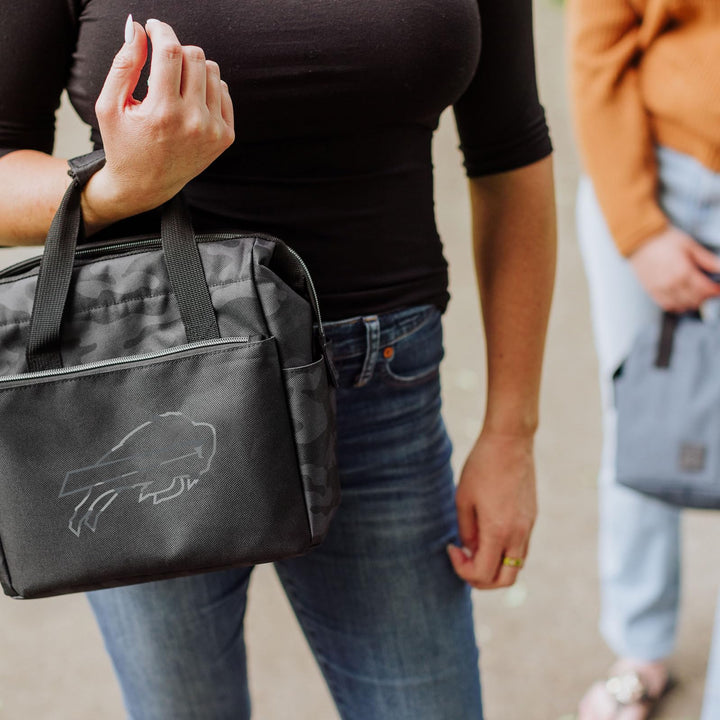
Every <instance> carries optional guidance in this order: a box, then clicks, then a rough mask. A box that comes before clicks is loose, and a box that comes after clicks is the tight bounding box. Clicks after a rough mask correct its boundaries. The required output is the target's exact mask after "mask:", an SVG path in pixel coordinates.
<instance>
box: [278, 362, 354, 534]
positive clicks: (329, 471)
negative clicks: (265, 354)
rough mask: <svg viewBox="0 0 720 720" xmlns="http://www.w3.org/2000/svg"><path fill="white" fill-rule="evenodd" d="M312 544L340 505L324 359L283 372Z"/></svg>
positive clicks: (332, 397)
mask: <svg viewBox="0 0 720 720" xmlns="http://www.w3.org/2000/svg"><path fill="white" fill-rule="evenodd" d="M283 374H284V377H285V387H286V390H287V394H288V406H289V408H290V416H291V418H292V423H293V430H294V434H295V447H296V451H297V460H298V467H299V470H300V476H301V478H302V485H303V492H304V494H305V503H306V507H307V515H308V522H309V524H310V533H311V536H312V544H313V545H318V544H319V543H320V542H322V540H323V539H324V538H325V536H326V535H327V532H328V529H329V526H330V521H331V519H332V517H333V515H334V514H335V510H336V509H337V507H338V504H339V503H340V480H339V474H338V467H337V458H336V452H335V444H336V438H337V431H336V425H335V423H336V409H335V390H334V388H333V387H332V386H331V385H330V384H329V382H328V376H327V370H326V365H325V360H324V358H322V357H321V358H320V359H319V360H316V361H315V362H313V363H311V364H310V365H304V366H302V367H294V368H287V369H285V370H283Z"/></svg>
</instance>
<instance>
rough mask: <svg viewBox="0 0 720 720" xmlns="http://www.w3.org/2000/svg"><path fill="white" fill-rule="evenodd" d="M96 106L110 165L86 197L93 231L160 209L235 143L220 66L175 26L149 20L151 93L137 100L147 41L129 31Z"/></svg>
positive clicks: (138, 29)
mask: <svg viewBox="0 0 720 720" xmlns="http://www.w3.org/2000/svg"><path fill="white" fill-rule="evenodd" d="M127 30H128V32H127V35H126V42H125V44H124V45H123V47H122V48H121V49H120V51H119V52H118V54H117V55H116V56H115V60H114V61H113V64H112V67H111V69H110V72H109V73H108V76H107V78H106V80H105V85H104V86H103V89H102V92H101V93H100V96H99V98H98V101H97V103H96V105H95V110H96V113H97V118H98V123H99V126H100V133H101V135H102V138H103V145H104V147H105V155H106V158H107V161H106V165H105V167H104V168H103V169H102V170H101V171H100V172H98V173H96V174H95V175H94V176H93V177H92V178H91V179H90V182H89V183H88V184H87V186H86V188H85V190H84V192H83V213H84V217H85V221H86V225H87V226H88V229H89V231H91V232H92V231H93V230H97V229H99V228H100V227H102V226H104V225H107V224H109V223H111V222H114V221H116V220H119V219H121V218H123V217H129V216H131V215H135V214H137V213H139V212H144V211H146V210H150V209H152V208H155V207H158V206H159V205H161V204H162V203H163V202H165V201H166V200H169V199H170V198H171V197H172V196H173V195H175V194H176V193H177V192H178V191H179V190H180V189H181V188H182V187H183V186H184V185H185V184H186V183H187V182H188V181H189V180H191V179H192V178H194V177H195V176H196V175H198V174H199V173H201V172H202V171H203V170H204V169H205V168H206V167H207V166H208V165H210V163H211V162H212V161H213V160H215V159H216V158H217V157H218V156H219V155H220V154H221V153H222V152H223V151H224V150H226V149H227V148H228V147H229V146H230V145H231V144H232V142H233V140H234V137H235V136H234V129H233V128H234V120H233V108H232V102H231V100H230V94H229V92H228V87H227V84H226V83H225V82H223V81H222V80H221V79H220V68H219V67H218V65H217V64H216V63H214V62H212V61H210V60H206V59H205V54H204V53H203V51H202V49H201V48H199V47H194V46H183V45H181V44H180V42H179V41H178V39H177V37H176V35H175V33H174V32H173V29H172V28H171V27H170V26H169V25H167V24H166V23H163V22H160V21H158V20H148V21H147V35H148V36H149V37H150V40H151V41H152V48H153V52H152V59H151V65H150V78H149V81H148V85H149V87H148V93H147V96H146V97H145V99H144V100H143V101H142V102H139V101H137V100H135V99H134V98H133V96H132V94H133V91H134V90H135V87H136V85H137V82H138V79H139V77H140V73H141V71H142V68H143V66H144V64H145V61H146V59H147V52H148V51H147V36H146V34H145V31H144V30H143V28H142V26H141V25H140V24H139V23H131V22H130V21H129V23H128V26H127Z"/></svg>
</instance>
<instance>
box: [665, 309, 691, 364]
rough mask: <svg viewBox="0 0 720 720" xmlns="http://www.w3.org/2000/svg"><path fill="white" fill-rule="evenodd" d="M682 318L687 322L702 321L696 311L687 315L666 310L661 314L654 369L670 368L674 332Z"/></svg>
mask: <svg viewBox="0 0 720 720" xmlns="http://www.w3.org/2000/svg"><path fill="white" fill-rule="evenodd" d="M682 318H687V319H689V320H701V319H702V318H701V315H700V313H699V312H698V311H697V310H695V311H692V312H687V313H674V312H669V311H667V310H666V311H665V312H664V313H663V315H662V321H661V326H660V339H659V340H658V346H657V354H656V355H655V367H657V368H661V369H664V368H669V367H670V358H671V357H672V352H673V346H674V344H675V331H676V330H677V327H678V325H679V324H680V320H681V319H682Z"/></svg>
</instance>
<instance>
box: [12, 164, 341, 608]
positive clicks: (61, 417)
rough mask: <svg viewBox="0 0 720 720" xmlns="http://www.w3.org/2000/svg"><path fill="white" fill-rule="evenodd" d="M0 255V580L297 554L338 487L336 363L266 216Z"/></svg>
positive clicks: (78, 170) (297, 268)
mask: <svg viewBox="0 0 720 720" xmlns="http://www.w3.org/2000/svg"><path fill="white" fill-rule="evenodd" d="M103 162H104V158H103V156H102V155H101V153H92V154H91V155H89V156H85V157H84V158H78V159H75V160H74V161H71V175H73V178H74V179H73V183H72V185H71V187H70V188H69V190H68V192H67V193H66V195H65V197H64V199H63V203H62V205H61V207H60V209H59V210H58V213H57V215H56V216H55V219H54V221H53V225H52V227H51V229H50V233H49V235H48V239H47V243H46V247H45V251H44V254H43V256H42V259H40V258H35V259H31V260H28V261H25V262H22V263H19V264H17V265H15V266H13V267H11V268H9V269H7V270H4V271H2V272H0V423H1V424H0V583H1V584H2V587H3V590H4V591H5V593H6V594H7V595H10V596H13V597H17V598H31V597H42V596H48V595H57V594H62V593H69V592H76V591H80V590H88V589H97V588H105V587H112V586H117V585H125V584H131V583H136V582H143V581H148V580H158V579H162V578H169V577H176V576H181V575H187V574H191V573H197V572H204V571H210V570H216V569H222V568H226V567H233V566H240V565H248V564H254V563H261V562H268V561H272V560H276V559H279V558H285V557H291V556H295V555H299V554H302V553H304V552H307V551H308V550H310V549H311V548H312V547H313V546H315V545H317V544H318V543H320V542H321V541H322V539H323V538H324V537H325V535H326V533H327V531H328V526H329V522H330V520H331V518H332V516H333V513H334V511H335V509H336V507H337V505H338V502H339V483H338V471H337V465H336V460H335V407H334V384H335V375H334V370H333V366H332V361H331V359H330V356H329V354H328V347H327V345H326V341H325V336H324V333H323V330H322V322H321V318H320V312H319V308H318V303H317V297H316V295H315V291H314V288H313V284H312V280H311V278H310V275H309V273H308V271H307V268H306V267H305V265H304V263H303V262H302V260H301V259H300V258H299V257H298V255H297V254H296V253H295V252H294V251H293V250H291V249H290V248H288V247H287V246H286V245H285V244H284V243H282V242H281V241H279V240H277V239H275V238H272V237H269V236H265V235H261V234H239V233H222V234H210V235H200V236H197V237H195V235H194V233H193V230H192V227H191V225H190V222H189V219H188V216H187V213H186V212H185V211H184V208H183V206H182V204H181V203H180V202H179V201H178V199H175V200H173V201H171V202H170V203H168V204H167V205H166V206H165V207H164V208H163V211H162V227H161V232H160V235H159V236H147V237H140V238H126V239H123V240H115V241H112V242H95V243H89V244H82V245H77V240H78V235H79V233H80V232H81V227H82V217H81V211H80V191H81V187H82V185H83V184H84V182H86V181H87V179H88V178H89V177H90V175H91V174H92V172H94V171H95V170H97V169H98V168H99V167H101V165H102V163H103Z"/></svg>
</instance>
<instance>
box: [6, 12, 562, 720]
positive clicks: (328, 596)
mask: <svg viewBox="0 0 720 720" xmlns="http://www.w3.org/2000/svg"><path fill="white" fill-rule="evenodd" d="M34 5H35V3H33V2H30V3H27V4H26V5H22V6H19V7H18V6H13V7H12V9H11V8H8V9H7V10H6V12H5V13H4V14H3V15H4V17H5V18H6V28H5V30H6V36H7V38H9V41H7V42H6V41H5V40H4V41H3V44H2V46H1V47H0V61H2V67H3V68H4V70H0V147H1V148H2V151H0V152H2V153H3V155H4V157H2V158H0V198H1V199H0V218H1V219H0V236H2V237H3V238H4V239H5V241H6V242H7V241H8V239H12V240H13V241H14V242H15V243H23V242H35V241H38V240H39V239H41V238H42V237H43V236H44V235H45V233H46V231H47V227H48V225H49V223H50V219H51V217H52V215H53V213H54V211H55V209H56V208H57V205H58V203H59V200H60V197H61V195H62V192H63V189H64V187H65V185H66V183H67V179H66V176H65V164H64V162H63V161H61V160H57V159H55V158H52V157H50V156H49V155H48V154H47V153H48V152H49V150H50V148H51V145H52V115H53V111H54V109H55V107H56V105H57V101H58V97H59V94H60V91H61V90H62V89H63V88H65V87H66V88H67V89H68V92H69V95H70V98H71V100H72V102H73V103H74V105H75V107H76V109H78V111H79V113H80V115H81V117H83V118H84V119H85V120H86V122H88V124H89V125H90V126H91V127H92V131H93V139H94V141H95V143H96V145H98V146H100V145H101V146H103V147H104V148H105V152H106V156H107V164H106V166H105V168H103V170H101V171H99V172H98V173H97V174H96V175H95V176H93V178H92V179H91V181H90V182H89V183H88V185H87V186H86V189H85V191H84V193H83V199H82V202H83V211H84V217H85V224H86V229H87V231H88V233H102V235H103V236H109V237H112V236H113V235H114V234H128V233H129V232H131V231H138V232H141V231H143V229H145V228H148V227H151V226H152V217H151V216H152V214H153V213H152V211H153V210H154V209H155V208H157V207H158V206H159V205H160V204H161V203H163V202H164V201H165V200H167V199H169V198H170V197H172V196H173V195H174V194H175V193H177V192H178V190H180V189H181V188H183V187H184V188H185V195H186V198H187V200H188V204H189V206H190V210H191V213H192V215H193V221H194V223H195V226H196V228H197V229H199V230H203V229H217V228H223V227H233V228H240V229H248V230H258V229H262V230H264V231H266V232H270V233H273V234H276V235H278V236H279V237H281V238H282V239H284V240H285V241H286V242H288V243H289V244H290V245H291V246H292V247H294V249H296V250H297V251H298V252H299V253H300V255H301V256H302V257H303V259H304V260H305V261H306V263H307V264H308V266H309V268H310V271H311V273H312V275H313V278H314V279H315V281H316V284H317V286H318V291H319V295H320V303H321V307H322V309H323V315H324V317H325V318H326V320H327V323H326V333H327V335H328V337H329V339H330V340H331V341H333V343H334V348H335V357H336V361H337V365H338V369H339V373H340V388H339V391H338V432H339V437H338V460H339V466H340V477H341V482H342V486H343V503H342V506H341V509H340V510H339V511H338V513H337V515H336V517H335V519H334V521H333V524H332V526H331V530H330V533H329V535H328V538H327V540H326V541H325V543H324V544H323V545H322V546H321V547H320V548H318V549H317V550H316V551H314V552H312V553H311V554H310V555H308V556H306V557H303V558H295V559H292V560H287V561H282V562H279V563H277V564H276V568H277V571H278V574H279V576H280V578H281V580H282V582H283V585H284V587H285V590H286V592H287V594H288V597H289V598H290V601H291V603H292V605H293V607H294V609H295V612H296V614H297V616H298V619H299V621H300V623H301V625H302V627H303V630H304V632H305V634H306V636H307V638H308V641H309V642H310V645H311V647H312V649H313V652H314V653H315V656H316V658H317V660H318V662H319V664H320V666H321V668H322V670H323V672H324V674H325V677H326V679H327V682H328V685H329V687H330V690H331V692H332V694H333V697H334V699H335V702H336V704H337V706H338V711H339V713H340V715H341V716H342V717H343V718H345V719H346V720H347V719H351V720H361V719H362V720H367V719H368V718H373V720H383V718H391V717H392V718H394V719H396V720H399V719H400V718H408V719H409V718H413V720H422V719H423V718H427V720H431V719H432V720H436V719H437V718H440V717H442V718H443V719H444V720H455V719H457V720H467V718H480V717H482V709H481V700H480V685H479V681H478V677H477V650H476V647H475V643H474V639H473V632H472V615H471V607H470V598H469V588H470V585H472V586H474V587H487V588H492V587H501V586H506V585H509V584H512V583H513V582H514V581H515V578H516V576H517V573H518V570H519V567H520V566H521V565H522V562H523V559H524V558H525V555H526V553H527V547H528V542H529V536H530V531H531V528H532V525H533V522H534V518H535V512H536V510H535V490H534V467H533V457H532V445H533V436H534V432H535V429H536V426H537V400H538V385H539V378H540V366H541V357H542V349H543V343H544V336H545V327H546V322H547V313H548V306H549V300H550V293H551V286H552V277H553V267H554V211H553V203H552V173H551V164H550V160H549V157H548V155H549V153H550V144H549V139H548V134H547V128H546V125H545V121H544V115H543V111H542V108H541V106H540V105H539V103H538V99H537V93H536V88H535V77H534V60H533V43H532V22H531V10H530V7H531V6H530V2H529V0H517V1H515V0H514V1H513V2H512V3H502V4H497V3H494V2H489V1H488V0H481V2H479V3H478V2H476V0H446V2H443V3H442V4H441V6H435V5H426V4H424V3H418V2H414V1H412V2H411V1H409V0H408V2H405V1H403V2H401V3H393V4H390V5H388V4H387V3H381V2H375V1H373V2H369V3H365V4H363V5H362V6H352V7H351V8H350V7H344V6H335V5H331V6H328V5H327V4H325V3H316V2H312V3H308V4H302V6H300V5H298V4H297V3H295V2H286V1H285V0H282V1H280V2H272V3H267V2H264V1H263V2H259V1H256V0H251V2H249V3H245V4H243V6H242V7H238V6H237V3H230V2H228V1H227V0H218V1H217V2H216V3H214V4H213V8H212V10H208V8H207V7H206V6H203V9H202V10H197V11H196V10H195V9H193V8H192V7H188V8H183V9H182V10H180V9H178V7H177V6H176V4H174V3H170V2H164V1H163V2H155V3H152V4H151V3H147V2H143V1H141V0H139V1H137V2H133V3H132V4H131V6H130V7H129V8H126V10H127V9H130V10H132V11H133V12H134V13H135V15H136V16H137V17H146V16H148V15H150V14H151V13H152V14H153V15H158V16H160V17H162V18H163V19H164V20H167V22H161V21H158V20H150V21H148V22H147V23H146V24H145V26H143V25H141V24H139V23H134V22H132V20H131V19H128V22H127V24H126V34H125V42H124V44H123V45H122V47H121V49H120V51H119V52H118V53H117V54H116V55H115V56H114V59H113V55H114V53H115V52H116V49H117V45H118V42H117V36H118V31H119V29H120V28H122V22H123V20H124V18H121V16H120V10H118V9H116V8H115V6H114V4H113V3H110V2H109V0H86V1H84V2H72V3H64V2H59V1H58V2H56V3H51V4H50V7H48V6H47V5H48V4H47V3H43V8H42V12H40V11H39V9H38V8H35V7H34ZM480 17H481V18H482V22H483V47H482V59H481V60H480V64H479V65H478V54H479V52H480V25H479V18H480ZM146 33H147V37H149V39H150V40H151V42H152V53H151V55H150V68H149V73H148V70H147V69H144V65H145V61H146V57H147V55H148V48H147V37H146ZM178 37H181V38H183V39H186V38H189V39H192V41H193V43H194V45H183V44H181V42H180V40H179V39H178ZM509 40H511V42H509ZM200 48H202V50H201V49H200ZM48 55H49V56H50V57H53V58H54V62H52V63H50V64H47V63H46V62H45V61H44V60H43V58H46V57H48ZM207 57H210V58H213V60H216V61H217V64H216V63H215V62H213V61H209V60H207ZM107 67H110V72H109V73H108V74H107V77H105V72H106V68H107ZM38 77H40V78H42V81H40V82H38V80H37V78H38ZM146 85H147V88H148V89H147V94H145V93H144V88H145V86H146ZM138 89H140V90H138ZM133 93H135V96H133ZM231 97H232V102H231V99H230V98H231ZM96 99H97V103H95V100H96ZM449 104H454V105H455V110H456V116H457V120H458V126H459V129H460V133H461V138H462V142H463V146H464V148H465V156H466V164H467V167H468V172H469V175H470V176H471V177H472V178H473V179H472V180H471V181H470V185H471V197H472V203H473V212H474V217H475V248H476V254H477V257H478V266H479V281H480V289H481V297H482V300H483V314H484V320H485V332H486V337H487V341H488V367H489V379H490V382H489V394H488V399H487V411H486V420H485V424H484V427H483V429H482V431H481V433H480V435H479V438H478V441H477V443H476V445H475V447H474V449H473V451H472V453H471V455H470V457H469V458H468V461H467V463H466V466H465V470H464V471H463V474H462V477H461V481H460V486H459V488H458V491H457V494H456V495H455V496H454V490H453V483H452V474H451V470H450V465H449V454H450V445H449V441H448V438H447V435H446V433H445V430H444V427H443V424H442V418H441V416H440V394H439V391H440V388H439V382H438V365H439V362H440V359H441V357H442V336H441V332H442V331H441V325H440V315H441V312H442V311H443V310H444V308H445V306H446V303H447V300H448V295H447V275H446V266H445V262H444V260H443V257H442V249H441V245H440V242H439V238H438V237H437V231H436V229H435V224H434V217H433V206H432V168H431V162H430V141H431V138H432V132H433V130H434V129H435V127H436V125H437V119H438V115H439V113H440V112H441V111H442V109H443V108H444V107H446V106H447V105H449ZM233 106H234V111H233ZM233 113H234V116H233ZM233 136H234V144H233ZM148 212H149V213H150V215H147V214H143V213H148ZM95 237H99V235H98V234H96V235H95ZM458 545H462V546H464V547H465V550H466V551H465V552H463V551H462V550H461V549H460V547H457V546H458ZM448 546H450V547H449V548H448ZM250 573H251V568H241V569H238V570H229V571H224V572H220V573H210V574H206V575H198V576H193V577H188V578H181V579H177V580H169V581H163V582H157V583H148V584H145V585H137V586H131V587H126V588H118V589H113V590H107V591H100V592H97V593H93V594H92V595H91V602H92V605H93V609H94V610H95V613H96V615H97V617H98V621H99V623H100V626H101V629H102V631H103V634H104V636H105V641H106V644H107V647H108V650H109V652H110V654H111V656H112V659H113V662H114V664H115V668H116V671H117V674H118V677H119V680H120V683H121V686H122V690H123V694H124V698H125V702H126V705H127V708H128V712H129V713H130V715H131V716H132V717H133V718H137V719H140V718H173V719H175V718H178V719H179V718H202V719H203V720H206V719H207V720H212V719H215V718H217V719H221V718H247V717H249V716H250V700H249V697H248V691H247V683H246V677H245V670H246V665H245V649H244V643H243V633H242V622H243V614H244V609H245V600H246V591H247V586H248V582H249V578H250Z"/></svg>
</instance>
